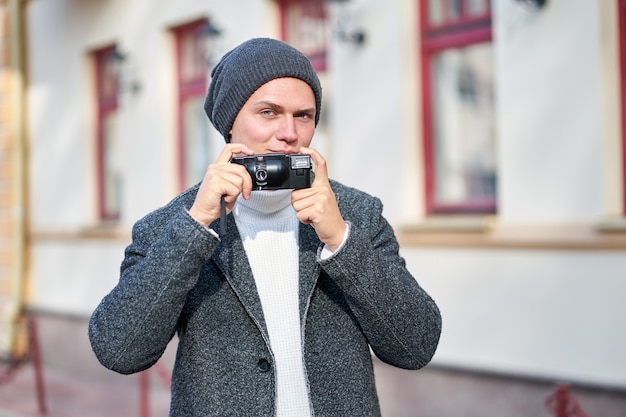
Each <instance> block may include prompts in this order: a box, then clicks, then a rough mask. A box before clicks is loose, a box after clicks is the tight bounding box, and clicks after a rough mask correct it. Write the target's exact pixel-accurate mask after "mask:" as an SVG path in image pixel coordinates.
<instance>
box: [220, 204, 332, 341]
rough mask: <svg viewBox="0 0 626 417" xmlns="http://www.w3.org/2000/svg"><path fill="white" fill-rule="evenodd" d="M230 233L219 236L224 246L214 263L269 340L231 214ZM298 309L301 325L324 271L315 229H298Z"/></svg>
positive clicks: (246, 259)
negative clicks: (318, 279) (319, 277)
mask: <svg viewBox="0 0 626 417" xmlns="http://www.w3.org/2000/svg"><path fill="white" fill-rule="evenodd" d="M226 222H227V229H226V230H227V233H226V235H225V236H220V239H221V242H220V244H219V245H218V246H217V248H216V249H215V252H214V253H213V260H214V261H215V263H216V264H217V265H218V267H219V268H220V270H221V271H222V273H223V274H224V276H225V277H226V280H227V281H228V283H229V284H230V286H231V287H232V289H233V291H235V293H236V294H237V297H238V298H239V300H240V301H241V304H242V305H243V306H244V308H245V309H246V311H247V312H248V314H249V315H250V317H251V318H252V319H253V320H254V321H255V323H257V326H258V327H259V329H260V330H261V332H262V333H263V336H264V337H265V338H266V340H269V337H268V333H267V327H266V324H265V318H264V316H263V308H262V307H261V300H260V298H259V293H258V291H257V288H256V284H255V282H254V277H253V275H252V269H251V268H250V263H249V262H248V257H247V256H246V251H245V249H244V247H243V242H242V241H241V237H240V236H239V232H238V231H237V224H236V223H235V219H234V217H233V216H232V215H231V214H229V215H228V216H227V219H226ZM218 223H219V221H218V222H217V223H214V224H213V225H212V227H213V228H214V230H219V228H218V226H219V224H218ZM299 229H300V230H299V236H298V239H299V245H300V260H299V274H300V277H299V280H300V282H299V288H298V293H299V307H300V322H301V323H302V324H304V320H305V316H306V312H307V309H308V306H309V301H310V299H311V296H312V294H313V289H314V288H315V284H316V283H317V278H318V276H319V274H320V269H321V267H320V266H319V263H318V262H317V259H316V258H317V250H318V248H319V246H320V240H319V238H318V237H317V233H315V229H313V227H312V226H310V225H306V224H302V223H301V224H300V227H299Z"/></svg>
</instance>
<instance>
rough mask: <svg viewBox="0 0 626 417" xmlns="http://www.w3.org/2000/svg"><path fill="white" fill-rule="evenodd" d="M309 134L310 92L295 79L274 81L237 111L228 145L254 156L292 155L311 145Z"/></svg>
mask: <svg viewBox="0 0 626 417" xmlns="http://www.w3.org/2000/svg"><path fill="white" fill-rule="evenodd" d="M313 133H315V96H314V95H313V90H311V87H309V85H308V84H307V83H306V82H304V81H302V80H299V79H297V78H277V79H275V80H272V81H269V82H267V83H265V84H263V85H262V86H261V87H260V88H259V89H258V90H256V91H255V92H254V94H252V95H251V96H250V98H249V99H248V101H247V102H246V104H244V106H243V107H242V108H241V110H240V111H239V114H238V115H237V117H236V118H235V122H234V123H233V128H232V130H231V134H232V137H231V139H230V142H231V143H242V144H244V145H246V146H248V147H249V148H251V149H252V150H253V151H254V153H256V154H264V153H294V152H297V151H298V149H300V147H302V146H306V147H308V146H309V145H310V144H311V140H312V139H313Z"/></svg>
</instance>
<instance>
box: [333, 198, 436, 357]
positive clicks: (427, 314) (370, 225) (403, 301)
mask: <svg viewBox="0 0 626 417" xmlns="http://www.w3.org/2000/svg"><path fill="white" fill-rule="evenodd" d="M351 213H352V212H351ZM349 216H350V217H352V218H350V217H347V218H346V219H347V220H348V221H350V223H351V227H350V234H349V236H348V239H347V240H346V242H345V244H344V246H343V247H342V248H341V249H340V250H339V251H338V252H336V253H335V254H334V256H332V257H331V258H328V259H326V260H323V261H321V264H322V268H323V269H324V270H325V272H326V273H327V274H329V275H330V276H331V277H332V278H333V279H334V280H335V281H336V282H337V283H338V285H339V286H340V287H341V288H342V290H343V292H344V295H345V297H346V300H347V302H348V304H349V305H350V308H351V309H352V311H353V313H354V315H355V317H356V318H357V320H358V321H359V325H360V326H361V328H362V330H363V333H364V334H365V336H366V338H367V340H368V342H369V344H370V346H371V348H372V350H373V352H374V353H375V354H376V356H377V357H378V358H379V359H381V360H382V361H384V362H386V363H389V364H390V365H393V366H397V367H400V368H405V369H419V368H421V367H423V366H425V365H426V364H427V363H428V362H430V360H431V359H432V357H433V355H434V354H435V350H436V348H437V345H438V343H439V337H440V334H441V315H440V312H439V308H438V307H437V305H436V303H435V301H434V300H433V299H432V298H431V297H430V296H429V295H428V294H427V293H426V291H424V289H422V288H421V286H420V285H419V284H418V282H417V281H416V279H415V278H414V277H413V276H412V275H411V273H410V272H409V271H408V270H407V268H406V265H405V261H404V259H403V258H402V257H401V256H400V255H399V245H398V242H397V240H396V237H395V234H394V232H393V229H392V227H391V226H390V225H389V223H388V222H387V221H386V220H385V219H384V217H383V216H382V203H381V202H380V200H379V199H377V198H373V197H371V198H367V199H361V200H360V201H359V208H358V214H357V213H355V214H353V215H352V214H351V215H349Z"/></svg>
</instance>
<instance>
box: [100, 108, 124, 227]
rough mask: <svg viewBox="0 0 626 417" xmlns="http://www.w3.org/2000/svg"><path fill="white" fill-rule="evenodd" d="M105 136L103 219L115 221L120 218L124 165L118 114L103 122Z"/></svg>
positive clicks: (105, 118) (111, 114)
mask: <svg viewBox="0 0 626 417" xmlns="http://www.w3.org/2000/svg"><path fill="white" fill-rule="evenodd" d="M102 135H103V149H102V158H103V164H102V165H103V170H104V172H103V173H102V178H103V182H104V184H102V185H103V187H104V193H103V194H104V201H103V208H104V213H103V215H104V216H103V217H104V218H106V219H115V218H118V217H119V213H120V202H121V194H122V192H121V189H122V164H121V161H120V157H121V151H120V149H119V138H118V135H117V112H109V113H107V114H106V115H105V116H104V118H103V120H102Z"/></svg>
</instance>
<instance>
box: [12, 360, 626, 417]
mask: <svg viewBox="0 0 626 417" xmlns="http://www.w3.org/2000/svg"><path fill="white" fill-rule="evenodd" d="M374 365H375V371H376V384H377V387H378V393H379V397H380V404H381V410H382V414H383V416H384V417H459V416H462V417H553V416H554V414H552V413H550V412H549V411H548V410H547V409H546V407H545V400H546V399H547V397H548V396H549V395H550V394H551V393H552V392H553V390H554V385H553V384H552V383H548V382H537V381H528V380H522V379H514V378H504V377H497V376H493V375H492V376H489V375H481V374H471V373H464V372H455V371H451V370H445V369H440V368H436V367H434V368H433V367H427V368H425V369H423V370H420V371H418V372H414V371H404V370H400V369H397V368H393V367H391V366H389V365H385V364H383V363H381V362H379V361H375V362H374ZM0 366H2V365H0ZM0 369H2V368H0ZM157 375H158V374H157V372H151V381H150V382H151V383H150V391H149V396H150V397H149V405H150V412H149V413H145V414H143V415H142V413H141V411H140V389H139V375H130V376H124V375H118V374H115V373H113V372H110V371H107V370H103V371H102V373H96V374H94V373H90V374H84V373H79V374H77V373H76V372H74V373H70V372H68V371H60V370H58V369H55V368H50V367H47V368H46V369H44V375H43V376H44V381H45V397H46V406H47V411H48V412H47V414H45V416H46V417H167V415H168V410H169V397H170V393H169V388H167V387H165V386H164V383H163V380H162V379H161V378H160V377H158V376H157ZM572 394H573V395H575V396H576V398H577V400H578V401H579V402H580V405H581V406H582V408H583V409H584V410H585V411H586V413H587V415H588V416H589V417H626V393H625V392H622V391H620V392H616V391H603V390H597V389H583V388H580V387H579V388H573V389H572ZM41 416H42V414H40V413H39V410H38V403H37V391H36V385H35V376H34V370H33V367H32V364H30V363H28V364H25V365H24V366H22V367H21V368H20V369H19V370H18V371H17V373H15V374H14V375H13V377H12V378H11V379H10V380H9V381H7V382H5V383H3V384H1V385H0V417H41ZM341 417H361V416H341Z"/></svg>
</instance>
